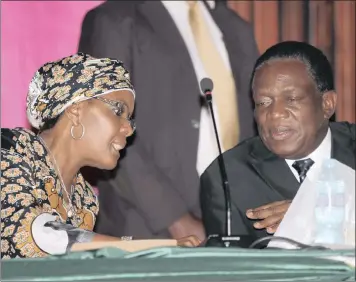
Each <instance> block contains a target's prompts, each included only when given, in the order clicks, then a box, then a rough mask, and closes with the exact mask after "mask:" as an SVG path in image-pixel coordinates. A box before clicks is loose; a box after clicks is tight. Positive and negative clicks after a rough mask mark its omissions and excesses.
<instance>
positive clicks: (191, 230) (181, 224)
mask: <svg viewBox="0 0 356 282" xmlns="http://www.w3.org/2000/svg"><path fill="white" fill-rule="evenodd" d="M168 231H169V233H170V234H171V235H172V237H173V238H174V239H177V240H179V239H180V238H184V237H188V236H191V235H195V236H196V237H197V238H198V239H199V240H200V241H203V240H204V239H205V231H204V226H203V224H202V222H201V221H200V220H198V219H196V218H194V217H193V216H192V215H191V214H189V213H187V214H185V215H183V216H182V217H181V218H179V219H178V220H177V221H175V222H174V223H173V224H172V225H171V226H170V227H168Z"/></svg>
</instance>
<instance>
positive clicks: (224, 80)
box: [186, 1, 239, 151]
mask: <svg viewBox="0 0 356 282" xmlns="http://www.w3.org/2000/svg"><path fill="white" fill-rule="evenodd" d="M198 2H199V1H186V3H188V5H189V23H190V27H191V29H192V33H193V36H194V41H195V45H196V47H197V50H198V53H199V57H200V59H201V61H202V63H203V66H204V69H205V71H206V73H207V75H208V76H209V77H210V78H211V79H212V80H213V81H214V96H213V97H214V102H215V105H216V106H217V110H218V121H219V129H220V138H221V141H222V144H223V148H224V151H225V150H228V149H230V148H232V147H234V146H235V145H236V144H237V143H238V140H239V123H238V112H237V111H238V109H237V95H236V86H235V81H234V78H233V75H232V73H231V72H230V71H229V69H228V68H227V66H226V64H225V63H224V61H223V59H222V57H221V55H220V53H219V51H218V49H217V48H216V46H215V45H216V44H214V40H213V37H212V36H211V34H210V30H209V27H208V25H207V23H206V20H205V18H204V15H203V11H202V10H201V7H200V5H199V3H198Z"/></svg>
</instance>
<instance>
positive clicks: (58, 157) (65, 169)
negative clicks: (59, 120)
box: [39, 129, 81, 193]
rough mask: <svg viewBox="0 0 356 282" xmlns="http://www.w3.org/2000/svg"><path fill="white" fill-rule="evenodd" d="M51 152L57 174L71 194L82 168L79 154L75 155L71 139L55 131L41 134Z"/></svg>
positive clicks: (51, 130) (50, 130)
mask: <svg viewBox="0 0 356 282" xmlns="http://www.w3.org/2000/svg"><path fill="white" fill-rule="evenodd" d="M39 135H40V137H41V138H42V140H43V141H44V142H45V145H46V147H47V148H48V150H49V151H50V152H48V153H49V154H50V157H51V159H52V162H54V163H53V164H54V166H55V167H56V170H57V173H58V174H60V175H59V177H62V180H63V184H64V185H65V188H66V190H67V191H68V192H69V193H70V191H71V186H72V184H73V182H74V181H75V179H76V175H77V173H78V171H79V170H80V168H81V165H80V162H79V161H78V157H77V153H78V152H75V153H74V150H73V147H72V141H73V140H72V139H71V137H70V136H69V135H68V136H67V135H66V134H63V132H60V133H56V132H55V131H54V130H53V129H49V130H46V131H44V132H42V133H40V134H39Z"/></svg>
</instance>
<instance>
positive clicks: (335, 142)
mask: <svg viewBox="0 0 356 282" xmlns="http://www.w3.org/2000/svg"><path fill="white" fill-rule="evenodd" d="M330 128H331V136H332V143H331V157H332V158H333V159H336V160H337V161H339V162H341V163H343V164H344V165H347V166H348V167H351V168H352V169H355V142H354V141H353V140H352V138H350V136H348V135H347V134H344V133H343V132H340V131H338V130H335V129H333V126H331V127H330Z"/></svg>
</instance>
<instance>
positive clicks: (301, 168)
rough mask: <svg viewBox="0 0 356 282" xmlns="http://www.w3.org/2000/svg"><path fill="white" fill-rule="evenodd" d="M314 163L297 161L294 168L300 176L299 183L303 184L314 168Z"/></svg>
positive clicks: (307, 160)
mask: <svg viewBox="0 0 356 282" xmlns="http://www.w3.org/2000/svg"><path fill="white" fill-rule="evenodd" d="M313 164H314V161H313V160H312V159H305V160H300V161H295V162H294V163H293V164H292V166H293V168H294V169H295V170H296V171H297V172H298V174H299V182H300V183H303V181H304V179H305V177H306V176H307V172H308V170H309V169H310V168H311V167H312V165H313Z"/></svg>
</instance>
